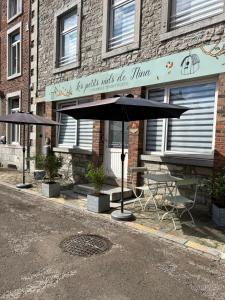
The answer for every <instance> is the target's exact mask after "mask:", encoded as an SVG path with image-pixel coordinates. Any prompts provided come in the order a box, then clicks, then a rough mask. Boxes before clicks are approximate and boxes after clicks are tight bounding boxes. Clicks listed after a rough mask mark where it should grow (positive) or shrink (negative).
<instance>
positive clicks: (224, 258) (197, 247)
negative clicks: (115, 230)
mask: <svg viewBox="0 0 225 300" xmlns="http://www.w3.org/2000/svg"><path fill="white" fill-rule="evenodd" d="M17 175H18V174H17ZM2 177H3V176H0V184H2V185H5V186H7V187H10V188H12V189H16V190H17V191H20V192H22V193H24V194H33V195H36V196H39V197H40V198H42V199H43V200H45V201H46V200H48V201H50V202H54V203H57V204H58V205H63V206H65V207H67V208H71V209H75V210H81V211H82V213H85V214H87V215H88V214H91V215H92V216H95V217H96V218H102V219H104V220H105V219H107V220H108V221H109V222H112V223H117V224H119V225H120V226H127V227H129V228H131V229H133V230H136V231H138V232H141V233H145V234H150V235H151V236H154V237H157V238H160V239H164V240H166V241H168V242H172V243H176V244H178V245H180V246H183V247H186V248H189V249H191V250H193V251H197V252H198V253H201V254H203V255H206V256H210V257H211V258H213V259H215V260H218V261H221V262H222V263H225V246H224V250H223V251H222V250H218V249H215V248H213V247H208V246H204V245H202V244H200V243H198V242H195V241H191V240H189V239H186V238H183V237H179V236H175V235H172V234H169V233H165V232H163V231H161V230H157V229H155V228H152V227H149V226H145V225H142V224H139V223H135V222H117V221H115V220H112V219H111V217H110V214H96V213H92V212H90V211H87V209H86V208H85V206H84V205H82V204H81V205H79V204H77V203H79V200H78V201H77V203H76V204H74V203H71V202H69V201H68V200H66V199H65V198H61V197H60V198H46V197H44V196H42V195H41V194H40V190H39V188H38V187H37V185H36V186H35V187H34V188H33V189H29V190H22V189H18V188H16V186H15V185H13V184H12V182H14V181H11V183H9V182H4V181H2V179H3V178H2ZM9 177H10V176H9ZM18 178H19V177H16V183H17V181H18Z"/></svg>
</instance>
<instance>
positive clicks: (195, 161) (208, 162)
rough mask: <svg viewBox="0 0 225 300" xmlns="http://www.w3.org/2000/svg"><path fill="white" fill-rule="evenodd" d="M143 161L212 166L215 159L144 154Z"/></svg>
mask: <svg viewBox="0 0 225 300" xmlns="http://www.w3.org/2000/svg"><path fill="white" fill-rule="evenodd" d="M141 160H142V161H151V162H158V163H169V164H174V165H192V166H198V167H208V168H212V167H213V163H214V160H213V158H211V159H210V158H197V157H190V156H189V157H188V156H176V155H174V156H158V155H150V154H143V155H141Z"/></svg>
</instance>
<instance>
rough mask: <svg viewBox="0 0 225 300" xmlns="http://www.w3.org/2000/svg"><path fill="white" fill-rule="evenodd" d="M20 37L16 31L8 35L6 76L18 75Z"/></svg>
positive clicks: (18, 31)
mask: <svg viewBox="0 0 225 300" xmlns="http://www.w3.org/2000/svg"><path fill="white" fill-rule="evenodd" d="M20 51H21V35H20V30H16V31H14V32H12V33H10V34H9V35H8V75H9V76H13V75H20V56H21V54H20Z"/></svg>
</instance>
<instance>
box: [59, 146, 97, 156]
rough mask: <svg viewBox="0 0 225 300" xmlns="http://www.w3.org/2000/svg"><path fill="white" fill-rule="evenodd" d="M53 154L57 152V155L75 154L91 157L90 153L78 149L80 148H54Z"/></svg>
mask: <svg viewBox="0 0 225 300" xmlns="http://www.w3.org/2000/svg"><path fill="white" fill-rule="evenodd" d="M53 152H59V153H68V154H72V153H75V154H76V153H77V154H86V155H92V151H89V150H85V149H80V148H67V147H65V148H64V147H54V148H53Z"/></svg>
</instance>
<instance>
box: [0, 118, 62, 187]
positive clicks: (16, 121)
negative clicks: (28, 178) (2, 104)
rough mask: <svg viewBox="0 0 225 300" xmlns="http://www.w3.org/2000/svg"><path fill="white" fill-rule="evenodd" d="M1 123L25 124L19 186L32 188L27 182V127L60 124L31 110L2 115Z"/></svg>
mask: <svg viewBox="0 0 225 300" xmlns="http://www.w3.org/2000/svg"><path fill="white" fill-rule="evenodd" d="M0 123H12V124H18V125H23V183H22V184H18V185H17V187H18V188H30V187H31V186H32V184H30V183H25V127H26V125H42V126H56V125H60V124H59V123H57V122H55V121H52V120H48V119H45V118H43V117H40V116H37V115H34V114H33V113H30V112H16V113H13V114H9V115H5V116H0Z"/></svg>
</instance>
